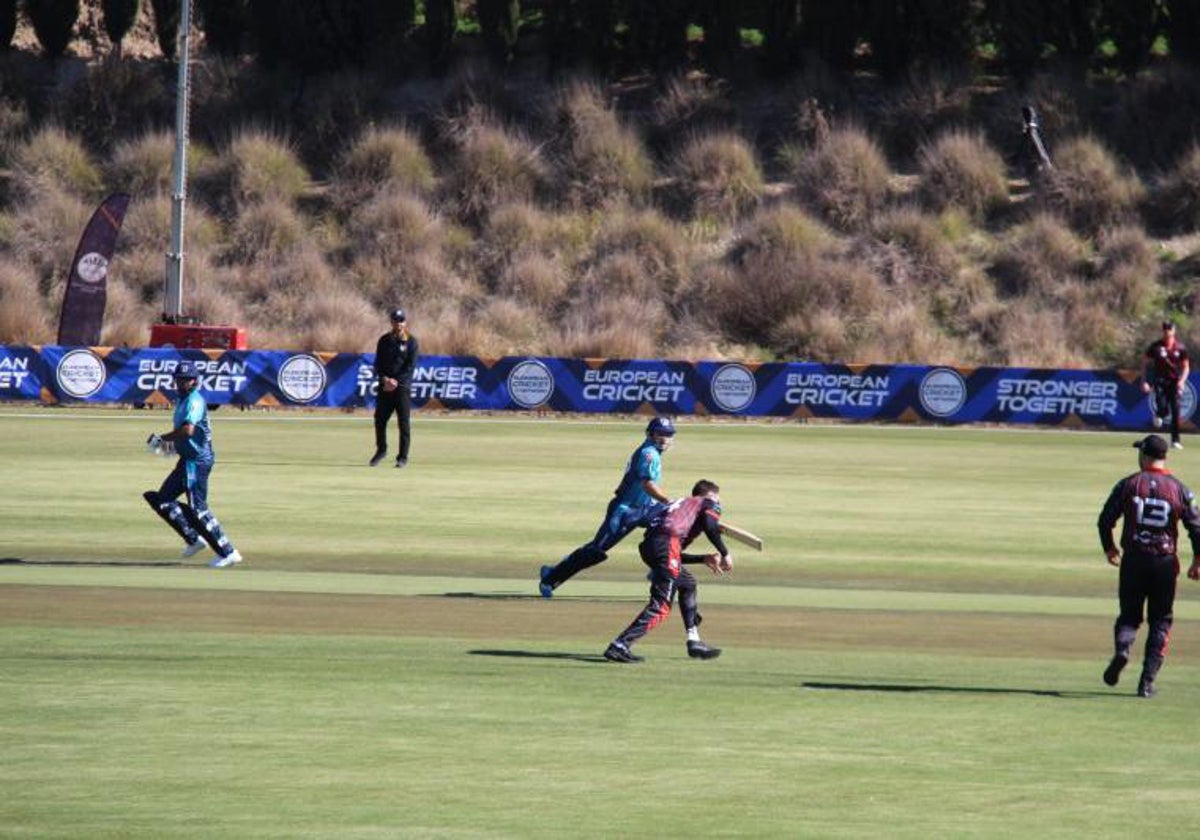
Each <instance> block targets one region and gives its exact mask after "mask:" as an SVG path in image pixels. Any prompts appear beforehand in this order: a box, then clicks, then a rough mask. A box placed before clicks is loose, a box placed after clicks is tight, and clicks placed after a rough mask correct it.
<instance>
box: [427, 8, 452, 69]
mask: <svg viewBox="0 0 1200 840" xmlns="http://www.w3.org/2000/svg"><path fill="white" fill-rule="evenodd" d="M457 22H458V12H457V11H456V10H455V7H454V0H425V31H424V35H425V49H426V51H427V52H428V54H429V69H430V71H431V72H432V73H434V74H435V75H438V76H440V75H443V74H444V73H446V71H447V70H449V69H450V55H451V51H452V49H453V46H454V29H455V26H456V25H457Z"/></svg>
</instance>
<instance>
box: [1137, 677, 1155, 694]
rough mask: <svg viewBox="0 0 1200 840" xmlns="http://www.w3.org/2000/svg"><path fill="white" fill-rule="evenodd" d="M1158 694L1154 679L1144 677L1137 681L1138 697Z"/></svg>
mask: <svg viewBox="0 0 1200 840" xmlns="http://www.w3.org/2000/svg"><path fill="white" fill-rule="evenodd" d="M1155 694H1158V689H1157V688H1155V687H1154V680H1148V679H1146V678H1145V677H1142V679H1141V680H1140V681H1139V682H1138V697H1146V698H1150V697H1153V696H1154V695H1155Z"/></svg>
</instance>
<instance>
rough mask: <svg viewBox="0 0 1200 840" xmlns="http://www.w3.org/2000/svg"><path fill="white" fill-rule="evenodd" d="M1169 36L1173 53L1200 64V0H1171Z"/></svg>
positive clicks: (1194, 63)
mask: <svg viewBox="0 0 1200 840" xmlns="http://www.w3.org/2000/svg"><path fill="white" fill-rule="evenodd" d="M1169 10H1170V15H1171V16H1170V20H1169V23H1168V27H1167V37H1168V38H1169V39H1170V44H1171V55H1172V56H1174V57H1175V58H1178V59H1179V60H1180V61H1185V62H1187V63H1188V64H1191V65H1192V66H1196V65H1200V0H1171V5H1170V9H1169Z"/></svg>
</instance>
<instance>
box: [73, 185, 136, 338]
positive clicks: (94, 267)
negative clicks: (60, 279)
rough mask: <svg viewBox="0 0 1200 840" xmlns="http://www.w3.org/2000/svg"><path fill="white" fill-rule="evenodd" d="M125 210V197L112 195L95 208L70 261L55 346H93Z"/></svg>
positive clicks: (99, 324)
mask: <svg viewBox="0 0 1200 840" xmlns="http://www.w3.org/2000/svg"><path fill="white" fill-rule="evenodd" d="M128 207H129V196H128V195H126V194H125V193H114V194H113V195H110V196H109V197H108V198H106V199H104V201H103V202H102V203H101V204H100V206H99V207H98V208H96V212H95V213H93V214H92V218H91V220H90V221H89V222H88V223H87V227H85V228H84V229H83V235H82V236H80V238H79V245H78V247H77V248H76V249H75V258H74V259H73V260H72V261H71V273H70V274H69V275H68V276H67V283H66V286H65V287H64V291H63V304H62V310H61V312H60V313H59V322H58V343H59V344H97V343H99V341H100V328H101V326H103V324H104V307H105V304H106V302H107V300H108V264H109V263H110V262H111V261H112V258H113V251H114V250H115V249H116V247H117V234H119V233H120V232H121V222H122V221H124V219H125V211H126V209H127V208H128Z"/></svg>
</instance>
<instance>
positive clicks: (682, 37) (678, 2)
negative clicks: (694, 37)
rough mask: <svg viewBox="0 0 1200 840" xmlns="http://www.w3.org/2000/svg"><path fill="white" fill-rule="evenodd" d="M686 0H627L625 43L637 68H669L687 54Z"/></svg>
mask: <svg viewBox="0 0 1200 840" xmlns="http://www.w3.org/2000/svg"><path fill="white" fill-rule="evenodd" d="M691 5H692V4H691V3H689V2H688V0H629V4H628V11H627V18H626V21H625V22H626V24H627V25H628V27H629V31H628V40H627V42H626V44H627V47H628V51H629V59H630V61H632V62H633V63H634V64H635V65H636V66H638V67H654V68H657V69H659V70H670V69H674V68H675V67H678V66H679V65H680V64H682V63H683V61H684V59H685V58H686V57H687V27H688V23H689V22H690V17H691Z"/></svg>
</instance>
